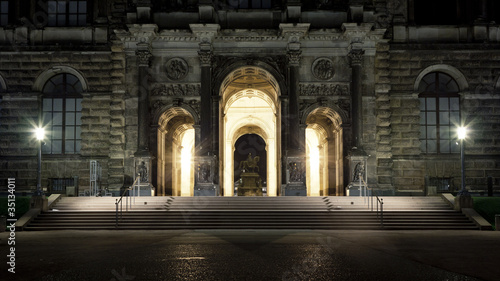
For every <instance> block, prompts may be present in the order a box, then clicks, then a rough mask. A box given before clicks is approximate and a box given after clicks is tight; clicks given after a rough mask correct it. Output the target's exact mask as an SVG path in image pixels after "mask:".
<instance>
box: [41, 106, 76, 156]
mask: <svg viewBox="0 0 500 281" xmlns="http://www.w3.org/2000/svg"><path fill="white" fill-rule="evenodd" d="M81 110H82V99H81V98H65V99H63V98H46V99H44V100H43V109H42V111H43V124H44V125H45V127H46V128H47V130H48V133H47V136H46V139H45V145H43V146H42V152H43V153H45V154H77V153H79V152H80V148H81V140H82V138H81V125H82V121H81V117H82V113H81Z"/></svg>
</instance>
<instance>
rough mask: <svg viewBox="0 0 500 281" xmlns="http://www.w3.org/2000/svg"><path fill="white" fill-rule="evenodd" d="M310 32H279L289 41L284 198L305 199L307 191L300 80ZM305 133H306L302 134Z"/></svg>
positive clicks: (297, 27) (303, 27)
mask: <svg viewBox="0 0 500 281" xmlns="http://www.w3.org/2000/svg"><path fill="white" fill-rule="evenodd" d="M308 31H309V24H280V32H281V34H282V35H283V36H285V37H286V38H287V40H288V44H287V50H286V51H287V53H286V57H287V73H286V75H287V77H286V79H287V84H288V97H282V101H283V103H282V106H283V116H282V118H283V119H284V124H283V125H284V126H283V129H284V130H283V131H284V132H285V133H284V135H285V138H284V141H285V142H284V144H286V146H285V147H282V151H283V156H284V158H283V160H282V161H283V162H282V163H283V164H284V165H283V167H282V171H283V173H284V175H283V185H282V189H281V192H280V193H281V195H285V196H305V195H307V190H306V184H305V183H306V173H305V170H306V155H305V127H304V126H301V124H300V112H299V80H300V74H299V69H300V63H301V55H302V51H301V49H300V39H301V38H303V37H304V36H305V35H306V34H307V33H308ZM302 131H303V132H302Z"/></svg>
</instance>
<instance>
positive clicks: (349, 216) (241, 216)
mask: <svg viewBox="0 0 500 281" xmlns="http://www.w3.org/2000/svg"><path fill="white" fill-rule="evenodd" d="M385 198H388V199H386V200H384V229H478V228H477V226H475V225H474V223H473V222H472V221H470V220H469V219H468V218H466V217H465V216H464V215H463V214H461V213H459V212H456V211H454V210H452V209H451V208H450V207H449V206H448V205H447V204H446V203H445V202H444V201H443V200H442V199H441V198H432V197H421V198H415V197H384V199H385ZM116 199H117V198H113V197H84V198H82V197H79V198H72V197H69V198H63V199H61V200H60V201H59V202H58V203H57V204H56V206H55V207H54V209H53V210H52V211H49V212H46V213H43V214H41V215H39V216H38V217H37V218H35V219H34V220H33V221H32V222H31V224H30V225H29V226H28V227H26V230H57V229H115V224H116V212H115V210H116V205H115V202H116ZM129 199H130V198H129ZM122 200H124V202H123V205H122V208H123V210H124V211H123V213H122V217H121V220H120V224H119V228H120V229H184V228H190V229H197V228H199V229H210V228H214V229H244V228H252V229H253V228H255V229H265V228H268V229H287V228H289V229H298V228H304V229H379V228H380V220H379V219H377V214H376V212H372V211H369V210H368V209H367V207H368V206H367V202H366V198H360V197H333V196H328V197H135V204H133V206H132V208H131V209H130V210H129V211H128V212H126V211H125V210H126V206H125V203H126V202H125V201H126V198H125V199H122ZM145 202H146V204H145Z"/></svg>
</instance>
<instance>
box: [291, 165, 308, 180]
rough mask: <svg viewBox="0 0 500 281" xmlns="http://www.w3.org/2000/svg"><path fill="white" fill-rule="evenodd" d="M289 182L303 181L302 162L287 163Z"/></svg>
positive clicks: (303, 167)
mask: <svg viewBox="0 0 500 281" xmlns="http://www.w3.org/2000/svg"><path fill="white" fill-rule="evenodd" d="M288 172H289V175H290V177H289V182H304V181H305V176H306V173H305V165H304V163H303V162H298V161H297V162H290V163H288Z"/></svg>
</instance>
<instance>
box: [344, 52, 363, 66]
mask: <svg viewBox="0 0 500 281" xmlns="http://www.w3.org/2000/svg"><path fill="white" fill-rule="evenodd" d="M364 54H365V51H364V50H361V49H353V50H351V51H350V52H349V54H347V56H348V57H349V58H350V59H351V64H361V62H362V61H363V55H364Z"/></svg>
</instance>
